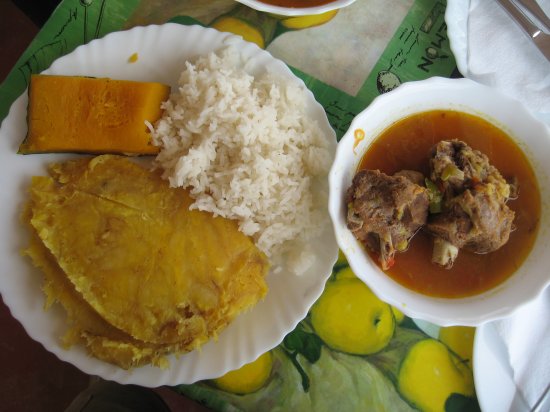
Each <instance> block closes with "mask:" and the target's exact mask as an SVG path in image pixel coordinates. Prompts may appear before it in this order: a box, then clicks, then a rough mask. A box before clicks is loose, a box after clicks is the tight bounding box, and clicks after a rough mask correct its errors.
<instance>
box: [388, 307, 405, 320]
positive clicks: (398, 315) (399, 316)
mask: <svg viewBox="0 0 550 412" xmlns="http://www.w3.org/2000/svg"><path fill="white" fill-rule="evenodd" d="M391 311H392V312H393V316H394V318H395V321H396V322H397V323H398V324H400V323H401V322H403V319H405V314H404V313H403V312H401V311H400V310H399V309H397V308H396V307H395V306H392V307H391Z"/></svg>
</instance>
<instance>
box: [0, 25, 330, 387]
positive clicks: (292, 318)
mask: <svg viewBox="0 0 550 412" xmlns="http://www.w3.org/2000/svg"><path fill="white" fill-rule="evenodd" d="M164 30H168V31H174V33H175V34H178V35H180V36H181V35H186V34H189V32H191V31H194V32H198V33H199V35H205V36H206V35H207V36H211V37H212V38H214V41H213V43H216V44H217V45H216V46H215V47H213V49H212V50H219V49H220V48H222V47H223V46H224V45H225V44H235V45H237V46H238V47H239V48H240V52H241V53H243V54H246V53H249V55H248V56H247V58H248V59H260V61H265V60H267V62H269V63H270V64H271V65H276V66H278V70H282V71H285V72H287V73H288V77H289V78H292V79H295V80H296V81H298V82H299V83H300V84H301V85H302V87H303V88H304V90H305V93H306V94H307V95H308V96H307V98H306V101H308V106H313V109H311V108H309V109H310V110H314V111H315V113H317V115H318V116H320V115H321V111H322V115H323V117H322V121H323V123H324V124H320V125H319V126H320V127H321V129H322V130H323V132H324V135H325V138H326V139H327V140H329V145H330V144H331V141H332V140H334V146H333V148H332V149H330V150H331V152H332V153H331V156H334V153H333V152H334V151H335V147H336V134H335V132H334V130H333V129H332V127H331V126H330V123H329V122H328V118H327V116H326V112H325V111H324V108H323V107H322V106H321V105H320V103H319V102H317V100H316V99H315V97H314V95H313V93H312V92H311V91H310V90H309V89H308V88H307V87H306V86H305V84H304V82H303V81H302V79H300V78H299V77H297V76H295V75H294V74H293V73H292V72H291V71H290V69H289V68H288V66H287V65H286V63H284V62H283V61H281V60H279V59H277V58H275V57H273V56H272V55H271V54H270V53H269V52H268V51H266V50H263V49H260V48H259V47H258V46H257V45H255V44H253V43H249V42H246V41H244V40H243V39H242V38H241V37H240V36H236V35H233V34H229V33H223V32H219V31H217V30H215V29H212V28H207V27H203V26H200V25H189V26H187V25H181V24H178V23H165V24H159V25H157V24H152V25H147V26H137V27H134V28H131V29H128V30H123V31H117V32H112V33H109V34H107V35H105V36H104V37H102V38H100V39H95V40H93V41H91V42H90V43H88V44H85V45H81V46H79V47H77V48H76V49H75V50H74V51H72V52H71V53H69V54H67V55H65V56H62V57H59V58H58V59H56V60H55V61H54V62H53V63H52V65H51V66H50V67H49V68H48V69H46V70H45V71H43V73H51V72H52V71H53V72H54V73H55V72H56V71H58V70H59V68H60V67H62V66H63V65H64V64H66V62H65V60H66V59H73V58H75V57H74V56H79V55H80V54H83V53H84V54H86V53H87V52H89V51H90V50H94V49H93V48H94V47H95V48H97V47H99V46H101V45H102V44H109V42H111V43H112V42H115V41H117V39H125V38H126V37H132V36H137V35H148V34H147V33H148V32H152V33H153V34H158V33H159V32H161V31H164ZM149 35H152V34H149ZM98 45H99V46H98ZM105 47H108V46H105ZM243 50H244V51H243ZM209 51H210V50H208V51H206V52H204V53H203V54H206V53H207V52H209ZM129 54H131V53H129ZM124 59H125V57H121V60H124ZM185 59H189V56H186V57H185ZM69 61H70V60H69ZM266 67H267V66H266ZM152 80H153V81H154V79H152ZM26 93H27V91H26V90H25V92H23V94H22V95H20V96H19V97H18V98H17V99H16V100H15V102H14V103H13V104H12V106H11V107H10V110H9V112H8V115H7V116H6V118H5V119H4V120H3V122H2V126H1V128H0V136H2V139H6V140H8V139H7V138H8V137H9V136H4V134H7V133H10V132H12V130H11V129H10V130H6V129H8V128H9V127H12V126H13V123H14V122H17V119H15V120H14V117H20V116H21V113H19V112H18V111H20V109H19V108H20V106H21V105H22V104H24V100H25V98H26ZM25 114H26V109H25ZM19 120H20V119H19ZM2 151H3V149H0V157H4V156H3V154H2ZM5 154H6V153H5ZM7 155H13V153H7V154H6V156H7ZM19 156H20V155H19ZM33 156H34V155H33ZM53 156H54V157H57V158H63V157H66V156H70V155H59V156H56V155H53ZM72 156H73V157H75V156H76V155H72ZM22 159H23V158H22ZM42 159H44V158H42ZM46 162H49V161H48V160H42V162H41V163H42V164H44V163H46ZM326 180H327V191H328V175H327V177H326ZM21 190H22V189H21ZM2 196H4V195H2ZM326 218H327V221H328V222H330V217H329V215H328V210H327V211H326ZM2 222H3V221H2ZM0 223H1V222H0ZM1 224H2V225H3V223H1ZM21 230H22V231H24V229H23V227H22V226H21ZM326 233H328V236H329V238H327V239H326V243H328V244H329V246H328V247H327V248H328V249H331V250H330V251H329V253H328V255H327V256H325V257H324V258H323V259H324V261H325V273H321V274H320V275H319V276H317V277H315V278H312V279H313V280H314V281H312V282H311V284H309V285H308V287H307V290H304V291H303V293H302V295H301V297H303V301H304V302H302V303H301V305H299V306H300V307H299V310H296V312H295V313H294V314H293V315H288V314H286V318H285V319H282V320H279V323H278V324H276V325H272V326H271V329H273V330H276V331H279V332H278V333H275V332H272V334H271V336H270V338H269V339H270V341H269V344H263V345H261V346H262V347H261V350H260V349H259V348H258V347H253V345H252V346H250V345H249V346H248V350H250V352H249V354H248V355H246V356H242V354H240V355H239V356H234V357H233V358H234V359H225V360H224V361H223V362H221V366H220V367H219V368H218V369H217V370H216V371H215V373H212V371H206V373H205V372H202V373H200V365H199V366H198V367H197V366H196V365H190V366H191V367H185V368H184V367H181V366H178V365H180V359H181V358H185V357H186V356H187V355H188V354H185V355H182V356H180V357H179V358H178V359H177V360H175V361H174V359H173V356H174V355H171V356H170V363H171V366H170V368H169V369H168V370H167V371H161V370H160V369H159V368H154V367H151V366H145V367H144V368H147V369H150V368H153V370H154V371H156V372H157V373H156V375H160V377H159V376H155V379H154V381H151V380H149V379H147V378H144V377H143V374H144V372H141V371H142V370H143V369H142V368H135V369H132V370H130V371H125V370H123V369H121V368H118V367H116V366H114V365H110V364H108V363H106V362H103V361H99V360H97V359H94V360H92V364H91V365H90V364H88V363H84V364H82V363H79V362H78V358H79V356H77V359H76V361H75V359H74V357H72V356H70V355H71V354H73V353H74V351H75V350H79V348H78V347H77V346H73V347H72V348H71V349H70V350H65V349H64V348H62V347H61V345H60V344H59V339H56V340H55V345H53V346H52V345H50V344H48V342H45V339H44V337H42V336H40V333H38V332H36V331H35V330H33V329H32V328H31V327H30V326H31V325H29V324H28V323H29V321H28V319H26V316H27V314H25V313H23V312H22V310H23V308H22V307H21V306H20V305H19V304H18V303H17V302H16V300H17V299H18V298H17V297H14V296H10V293H9V292H10V290H12V289H13V288H11V287H9V285H6V281H5V278H8V276H1V277H0V293H1V294H2V297H3V299H4V302H5V303H6V306H7V307H8V309H9V310H10V313H11V314H12V316H13V317H14V318H16V319H17V320H18V321H19V322H20V323H21V324H22V326H23V327H24V329H25V331H26V332H27V334H28V335H29V336H30V337H31V338H32V339H33V340H35V341H38V342H39V343H40V344H42V346H44V348H45V349H46V350H48V351H49V352H51V353H53V354H54V355H56V356H57V357H58V358H59V359H60V360H62V361H67V362H69V363H71V364H73V365H75V366H76V367H77V368H79V369H81V370H83V371H84V372H86V373H88V374H91V375H100V376H102V377H104V378H106V379H110V380H114V381H117V382H119V383H135V384H139V385H142V386H148V387H155V386H161V385H172V384H190V383H194V382H196V381H199V380H204V379H210V378H215V377H217V376H221V375H222V374H224V373H225V372H227V371H229V370H233V369H236V368H238V367H240V366H242V365H243V364H245V363H247V362H251V361H253V360H254V359H256V358H257V357H258V356H260V355H261V354H262V353H264V352H265V351H267V350H270V349H272V348H273V347H275V346H277V345H278V344H279V343H280V342H281V341H282V339H283V338H284V336H285V335H286V334H287V333H289V332H291V331H292V330H294V328H295V327H296V326H297V324H298V323H299V322H300V321H301V320H303V318H305V316H306V315H307V313H308V311H309V308H310V307H311V305H312V304H313V303H314V301H315V300H316V299H317V298H318V297H319V296H320V295H321V293H322V291H323V288H324V283H325V281H326V279H328V277H329V276H330V274H331V272H332V266H333V264H334V262H335V261H336V259H337V254H338V248H337V245H336V241H335V239H334V235H333V233H332V231H329V232H325V234H326ZM331 236H332V238H331ZM330 245H332V246H333V247H332V248H331V247H330ZM2 249H3V246H2ZM2 253H3V252H2ZM20 259H21V260H24V259H25V258H24V257H20ZM329 261H330V262H331V263H330V265H329V264H328V263H327V262H329ZM26 264H27V265H29V266H32V265H31V264H30V262H26ZM329 266H330V267H329ZM35 271H36V270H35ZM308 276H309V275H308ZM272 277H273V275H272V274H271V273H270V274H269V275H268V276H267V278H266V280H267V281H268V283H269V282H270V280H271V279H272ZM281 279H282V278H281ZM300 284H301V283H300ZM270 289H271V287H270ZM296 293H298V292H296ZM268 294H269V291H268ZM264 300H265V299H264ZM260 303H261V302H260ZM40 310H42V308H40ZM51 310H52V309H49V311H48V312H51ZM253 311H254V309H252V310H250V311H249V312H253ZM48 312H45V313H46V315H45V316H50V314H49V313H48ZM245 315H246V316H248V314H241V316H239V317H243V316H245ZM233 323H237V322H233ZM233 323H232V324H231V325H230V326H229V327H228V328H227V329H225V330H224V331H222V333H221V334H220V336H222V335H223V333H224V332H225V331H226V330H228V329H229V328H230V327H231V326H232V325H233ZM275 335H276V337H275ZM209 344H211V345H216V344H217V343H216V342H208V343H207V344H206V345H209ZM206 345H205V346H203V351H204V350H205V348H206ZM268 346H269V347H268ZM250 348H252V349H250ZM80 349H82V348H80ZM191 353H195V354H196V353H197V351H193V352H191ZM203 358H204V357H203ZM92 359H93V358H92ZM94 362H95V363H97V362H99V363H100V364H101V365H103V366H106V367H107V369H108V373H107V372H105V371H104V370H103V369H102V368H99V369H100V370H98V368H97V367H95V366H94ZM199 363H200V362H199ZM176 369H180V370H182V369H187V370H186V371H183V372H185V376H182V375H181V373H180V374H177V375H174V371H175V370H176ZM197 369H199V370H197ZM165 372H166V373H165ZM145 373H147V372H145Z"/></svg>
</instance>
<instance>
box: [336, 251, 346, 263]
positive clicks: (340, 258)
mask: <svg viewBox="0 0 550 412" xmlns="http://www.w3.org/2000/svg"><path fill="white" fill-rule="evenodd" d="M347 264H348V260H347V258H346V255H344V252H342V251H341V250H340V249H338V259H337V260H336V266H343V265H347Z"/></svg>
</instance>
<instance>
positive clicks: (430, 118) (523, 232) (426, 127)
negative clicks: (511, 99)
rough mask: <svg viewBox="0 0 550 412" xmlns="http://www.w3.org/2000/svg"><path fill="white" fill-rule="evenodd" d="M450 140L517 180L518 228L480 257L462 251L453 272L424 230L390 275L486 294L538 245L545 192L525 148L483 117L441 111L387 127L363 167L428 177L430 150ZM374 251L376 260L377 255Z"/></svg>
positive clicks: (454, 293) (444, 293)
mask: <svg viewBox="0 0 550 412" xmlns="http://www.w3.org/2000/svg"><path fill="white" fill-rule="evenodd" d="M448 139H459V140H462V141H464V142H466V143H467V144H468V145H470V146H471V147H472V148H474V149H477V150H479V151H481V152H482V153H485V154H486V155H487V157H488V158H489V161H490V162H491V164H493V165H494V166H495V167H496V168H497V169H498V170H499V171H500V173H501V174H502V176H503V177H504V178H510V177H512V176H515V177H516V178H517V180H518V182H519V197H518V198H517V199H516V200H510V201H509V202H508V206H509V207H510V208H511V209H512V210H514V211H515V213H516V215H515V218H514V226H515V228H516V229H515V230H514V231H513V232H512V233H511V234H510V239H509V241H508V242H507V243H506V244H505V245H504V246H502V247H501V248H500V249H498V250H496V251H494V252H492V253H488V254H483V255H480V254H474V253H471V252H468V251H464V250H461V251H460V252H459V255H458V258H457V260H456V261H455V264H454V266H453V268H452V269H449V270H448V269H443V268H441V267H439V266H438V265H435V264H433V263H431V256H432V238H431V237H430V236H429V235H428V234H426V233H424V232H422V231H420V232H418V233H417V234H416V235H415V237H414V238H413V239H412V241H411V244H410V247H409V249H408V250H407V251H406V252H403V253H398V254H396V259H395V265H394V266H393V267H392V268H390V269H389V270H388V271H386V273H387V274H388V275H389V276H390V277H392V278H393V279H394V280H396V281H397V282H399V283H400V284H402V285H403V286H405V287H407V288H409V289H412V290H415V291H417V292H420V293H423V294H426V295H430V296H437V297H446V298H459V297H465V296H472V295H476V294H479V293H482V292H484V291H487V290H489V289H491V288H493V287H494V286H496V285H498V284H500V283H502V282H503V281H504V280H506V279H507V278H508V277H510V276H511V275H512V274H513V273H514V272H515V271H516V269H517V268H518V267H519V266H520V265H521V263H522V262H523V261H524V260H525V258H526V257H527V255H528V254H529V251H530V250H531V248H532V246H533V244H534V241H535V238H536V233H537V230H538V227H539V221H540V208H541V201H540V193H539V189H538V185H537V183H536V178H535V175H534V172H533V170H532V168H531V165H530V164H529V161H528V160H527V158H526V157H525V155H524V154H523V152H522V151H521V149H520V148H519V147H518V146H517V145H516V144H515V143H514V142H513V141H512V139H511V138H510V137H509V136H508V135H507V134H506V133H504V132H503V131H502V130H500V129H499V128H497V127H496V126H494V125H492V124H491V123H489V122H487V121H486V120H484V119H481V118H479V117H477V116H473V115H470V114H466V113H461V112H455V111H440V110H437V111H430V112H424V113H420V114H415V115H413V116H410V117H408V118H405V119H403V120H401V121H399V122H397V123H395V124H393V125H392V126H390V127H389V128H388V129H386V130H385V131H384V132H383V133H382V134H381V135H380V136H379V137H378V138H377V139H376V140H375V141H374V142H373V143H372V144H371V146H370V147H369V148H368V150H367V152H366V154H365V155H364V157H363V159H362V161H361V164H360V166H359V169H358V170H360V169H363V168H365V169H379V170H380V171H382V172H384V173H387V174H393V173H395V172H397V171H399V170H402V169H412V170H418V171H420V172H422V173H424V175H425V176H428V174H429V172H428V170H429V168H428V158H429V152H430V148H431V147H432V146H433V145H434V144H435V143H437V142H439V141H441V140H448ZM369 253H371V252H370V251H369ZM371 255H372V258H373V259H374V260H375V261H377V257H376V256H375V255H374V254H372V253H371Z"/></svg>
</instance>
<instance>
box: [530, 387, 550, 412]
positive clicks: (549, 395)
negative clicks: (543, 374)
mask: <svg viewBox="0 0 550 412" xmlns="http://www.w3.org/2000/svg"><path fill="white" fill-rule="evenodd" d="M548 410H550V383H549V384H548V386H546V389H545V390H544V392H543V393H542V395H541V396H540V398H539V400H538V401H537V402H536V403H535V406H533V409H531V411H530V412H543V411H548Z"/></svg>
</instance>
